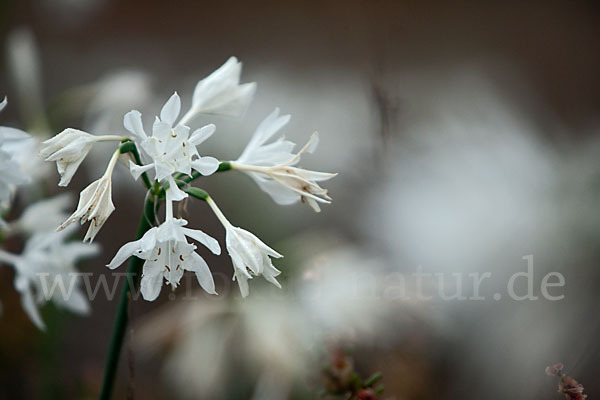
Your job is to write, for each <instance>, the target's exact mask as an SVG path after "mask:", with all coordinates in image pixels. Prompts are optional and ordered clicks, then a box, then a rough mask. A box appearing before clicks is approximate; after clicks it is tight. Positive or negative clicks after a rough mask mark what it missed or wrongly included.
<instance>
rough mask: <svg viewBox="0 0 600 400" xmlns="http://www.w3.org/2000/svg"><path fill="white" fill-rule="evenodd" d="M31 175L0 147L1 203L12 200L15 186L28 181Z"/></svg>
mask: <svg viewBox="0 0 600 400" xmlns="http://www.w3.org/2000/svg"><path fill="white" fill-rule="evenodd" d="M29 181H30V180H29V177H27V176H26V175H24V174H23V173H22V172H21V171H20V170H19V165H18V164H17V163H16V162H15V161H14V160H13V159H12V157H11V156H10V155H9V154H8V153H6V152H5V151H3V150H2V149H1V148H0V204H6V203H8V202H9V201H10V195H11V192H12V190H13V188H14V187H15V186H17V185H23V184H25V183H28V182H29Z"/></svg>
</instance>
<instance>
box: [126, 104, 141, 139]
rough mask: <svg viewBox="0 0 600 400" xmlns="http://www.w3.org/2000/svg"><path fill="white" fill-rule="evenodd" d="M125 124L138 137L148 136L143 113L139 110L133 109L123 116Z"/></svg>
mask: <svg viewBox="0 0 600 400" xmlns="http://www.w3.org/2000/svg"><path fill="white" fill-rule="evenodd" d="M123 126H124V127H125V129H127V130H128V131H129V132H131V133H132V134H133V135H134V136H135V137H136V138H137V139H139V140H144V139H146V138H147V136H146V132H145V131H144V125H143V124H142V114H141V113H140V112H139V111H138V110H131V111H129V112H128V113H127V114H125V117H123Z"/></svg>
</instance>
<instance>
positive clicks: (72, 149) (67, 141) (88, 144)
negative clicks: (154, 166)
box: [40, 128, 122, 186]
mask: <svg viewBox="0 0 600 400" xmlns="http://www.w3.org/2000/svg"><path fill="white" fill-rule="evenodd" d="M121 139H122V137H121V136H110V135H106V136H95V135H91V134H89V133H87V132H84V131H80V130H78V129H73V128H67V129H65V130H64V131H62V132H61V133H59V134H58V135H56V136H54V137H52V138H50V139H48V140H46V141H44V142H43V143H42V148H41V149H40V156H42V157H43V158H44V159H45V160H46V161H56V167H57V169H58V173H59V174H60V176H61V179H60V182H59V183H58V185H59V186H67V185H68V184H69V182H71V179H72V178H73V175H75V172H77V168H79V165H80V164H81V163H82V161H83V160H84V159H85V157H86V156H87V155H88V153H89V152H90V150H91V149H92V147H93V146H94V144H95V143H96V142H100V141H102V142H105V141H120V140H121Z"/></svg>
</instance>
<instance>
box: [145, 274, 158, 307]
mask: <svg viewBox="0 0 600 400" xmlns="http://www.w3.org/2000/svg"><path fill="white" fill-rule="evenodd" d="M162 285H163V274H156V275H143V276H142V280H141V282H140V289H141V292H142V297H143V298H144V300H147V301H154V300H156V298H157V297H158V295H159V294H160V290H161V289H162Z"/></svg>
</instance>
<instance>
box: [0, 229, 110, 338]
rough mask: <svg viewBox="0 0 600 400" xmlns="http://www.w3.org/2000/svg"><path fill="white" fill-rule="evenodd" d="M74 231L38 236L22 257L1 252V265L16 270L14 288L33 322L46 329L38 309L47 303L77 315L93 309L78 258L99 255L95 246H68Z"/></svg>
mask: <svg viewBox="0 0 600 400" xmlns="http://www.w3.org/2000/svg"><path fill="white" fill-rule="evenodd" d="M72 233H73V232H72V231H71V230H66V231H63V232H60V233H56V232H51V233H38V234H36V235H34V236H32V237H31V238H30V239H29V240H28V241H27V243H26V245H25V248H24V249H23V252H22V254H20V255H16V254H11V253H8V252H5V251H3V250H0V262H4V263H6V264H10V265H12V266H13V267H14V268H15V271H16V277H15V282H14V284H15V288H16V289H17V291H18V292H19V293H20V294H21V304H22V306H23V309H24V310H25V312H26V313H27V315H28V316H29V318H30V319H31V321H32V322H33V323H34V324H35V325H36V326H37V327H38V328H39V329H42V330H43V329H45V325H44V322H43V321H42V318H41V316H40V313H39V309H38V308H39V307H40V306H41V305H43V304H45V303H46V302H48V301H52V302H53V303H54V304H56V305H57V306H59V307H61V308H65V309H67V310H69V311H71V312H74V313H77V314H87V313H89V310H90V306H89V302H88V300H87V298H86V296H85V293H84V291H83V289H82V287H81V276H80V275H79V274H78V273H77V271H76V269H75V263H76V262H77V261H78V260H79V259H83V258H89V257H91V256H93V255H96V254H97V253H98V252H99V247H98V246H96V245H93V244H83V243H65V242H64V240H65V239H66V238H67V237H68V236H69V235H71V234H72Z"/></svg>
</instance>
